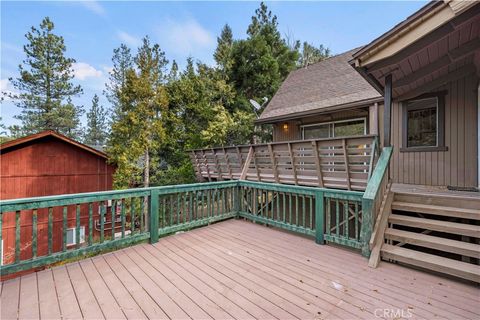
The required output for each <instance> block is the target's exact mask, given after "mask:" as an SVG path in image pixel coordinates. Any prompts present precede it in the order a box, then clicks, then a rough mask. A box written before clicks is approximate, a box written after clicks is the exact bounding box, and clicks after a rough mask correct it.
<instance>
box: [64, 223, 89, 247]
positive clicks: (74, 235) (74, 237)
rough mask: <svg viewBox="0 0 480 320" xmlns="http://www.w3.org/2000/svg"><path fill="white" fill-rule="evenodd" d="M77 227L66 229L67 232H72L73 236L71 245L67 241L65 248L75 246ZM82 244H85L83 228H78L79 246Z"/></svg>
mask: <svg viewBox="0 0 480 320" xmlns="http://www.w3.org/2000/svg"><path fill="white" fill-rule="evenodd" d="M76 230H77V227H73V228H67V232H69V231H73V236H72V241H73V243H69V242H68V241H67V247H71V246H74V245H76V244H77V241H76V240H77V238H76V237H77V232H76ZM82 230H83V237H82ZM67 238H68V237H67ZM82 243H85V226H80V242H79V244H82Z"/></svg>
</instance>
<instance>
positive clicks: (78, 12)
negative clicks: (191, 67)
mask: <svg viewBox="0 0 480 320" xmlns="http://www.w3.org/2000/svg"><path fill="white" fill-rule="evenodd" d="M267 4H268V6H269V8H270V9H271V10H272V11H273V13H274V14H276V15H277V16H278V21H279V28H280V31H281V32H282V34H289V35H290V36H291V37H292V38H294V39H299V40H302V41H308V42H310V43H312V44H314V45H319V44H323V45H325V46H327V47H329V48H330V49H331V50H332V52H333V53H341V52H344V51H347V50H349V49H351V48H355V47H358V46H361V45H364V44H366V43H368V42H370V41H371V40H373V39H374V38H376V37H378V36H379V35H381V34H382V33H384V32H385V31H387V30H388V29H389V28H391V27H393V26H394V25H395V24H397V23H398V22H400V21H402V20H403V19H405V18H406V17H407V16H409V15H410V14H412V13H413V12H415V11H416V10H418V9H419V8H420V7H422V6H423V5H424V4H425V1H398V2H397V1H388V2H387V1H371V2H361V1H354V2H341V1H335V2H333V1H331V2H327V1H321V2H283V1H276V2H267ZM0 6H1V63H0V65H1V70H0V71H1V72H0V76H1V77H0V90H1V91H11V90H13V88H12V87H11V85H10V84H9V82H8V80H7V79H8V78H9V77H12V76H13V77H15V76H17V75H18V64H19V63H21V61H22V59H23V58H24V55H23V51H22V46H23V45H24V44H25V37H24V35H25V33H26V32H27V31H28V30H29V28H30V27H31V26H32V25H35V26H38V25H39V23H40V22H41V20H42V19H43V18H44V17H45V16H49V17H50V18H51V19H52V20H53V22H54V23H55V29H56V31H55V32H56V33H57V34H59V35H62V36H63V37H64V38H65V43H66V46H67V56H68V57H72V58H75V59H76V61H77V64H76V65H75V74H76V79H75V82H76V83H78V84H80V85H81V86H82V87H83V89H84V94H83V95H82V96H81V97H78V98H76V99H75V100H74V101H75V102H76V103H77V104H80V105H84V106H85V109H86V110H88V109H89V108H90V105H91V99H92V97H93V95H94V94H95V93H97V94H99V95H101V94H102V91H103V89H104V88H105V81H106V79H107V77H108V71H109V69H110V68H111V56H112V51H113V49H114V48H116V47H118V46H119V45H120V43H122V42H124V43H126V44H128V45H129V46H131V47H132V48H136V47H137V46H138V44H139V42H140V40H141V38H142V37H143V36H144V35H149V36H150V37H151V39H152V40H153V41H155V42H157V43H159V44H160V46H161V47H162V49H163V50H164V51H165V52H166V55H167V57H168V59H169V60H170V61H172V60H173V59H175V60H176V61H177V62H178V63H179V64H180V66H184V65H185V60H186V58H187V57H188V56H192V57H194V58H195V59H199V60H201V61H203V62H206V63H209V64H212V65H213V63H214V62H213V58H212V54H213V51H214V50H215V46H216V37H217V36H218V35H219V33H220V31H221V29H222V27H223V25H224V24H225V23H228V24H229V25H230V26H231V27H232V29H233V33H234V36H235V38H244V37H245V36H246V34H245V32H246V29H247V26H248V24H249V23H250V17H251V16H252V14H253V13H254V11H255V9H256V8H257V7H258V6H259V2H256V1H255V2H153V1H148V2H139V1H136V2H133V1H132V2H129V1H123V2H114V1H102V2H101V1H83V2H78V1H75V2H74V1H50V2H44V1H35V2H27V1H22V2H20V1H1V3H0ZM101 102H102V104H103V105H105V106H106V107H108V103H107V101H106V99H105V98H104V97H101ZM19 112H20V110H19V109H18V108H16V107H15V106H14V105H13V103H12V102H11V101H5V102H4V103H3V105H2V110H1V114H2V117H3V122H4V123H5V124H6V125H11V124H14V123H18V121H17V120H15V119H14V118H13V116H14V115H15V114H18V113H19ZM82 120H83V121H85V117H83V119H82Z"/></svg>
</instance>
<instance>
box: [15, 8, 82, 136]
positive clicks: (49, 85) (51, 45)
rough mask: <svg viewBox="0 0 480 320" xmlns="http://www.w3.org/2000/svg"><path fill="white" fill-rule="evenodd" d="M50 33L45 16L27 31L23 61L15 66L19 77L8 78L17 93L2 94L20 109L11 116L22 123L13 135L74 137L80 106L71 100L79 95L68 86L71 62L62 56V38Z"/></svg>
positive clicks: (48, 21)
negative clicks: (49, 133) (50, 132)
mask: <svg viewBox="0 0 480 320" xmlns="http://www.w3.org/2000/svg"><path fill="white" fill-rule="evenodd" d="M53 30H54V24H53V22H52V21H51V20H50V19H49V18H48V17H46V18H44V19H43V21H42V23H41V24H40V27H39V28H36V27H32V28H31V30H30V31H29V32H28V33H27V34H26V35H25V37H26V38H27V40H28V43H27V44H26V45H25V46H24V47H23V49H24V52H25V54H26V59H25V60H24V61H23V64H21V65H19V73H20V76H19V77H18V78H16V79H13V78H10V79H9V80H10V81H11V83H12V85H13V87H14V88H15V89H16V91H17V92H19V93H9V94H6V95H7V96H8V97H9V98H11V99H13V100H14V101H15V104H16V105H17V107H19V108H21V109H22V112H21V114H20V115H17V116H15V118H17V119H19V120H21V122H22V126H21V127H20V128H16V129H15V128H13V129H15V130H14V131H16V134H17V135H27V134H31V133H36V132H39V131H42V130H55V131H57V132H60V133H62V134H65V135H67V136H70V137H73V138H76V137H77V134H78V126H79V123H80V120H79V117H80V115H81V114H82V112H83V107H81V106H76V105H74V104H73V102H72V97H74V96H78V95H79V94H81V93H82V89H81V87H80V86H75V85H74V84H73V83H72V79H73V78H74V74H73V69H72V64H73V63H74V62H75V60H74V59H72V58H67V57H65V52H66V46H65V43H64V40H63V37H62V36H59V35H56V34H54V33H53ZM18 129H19V130H18Z"/></svg>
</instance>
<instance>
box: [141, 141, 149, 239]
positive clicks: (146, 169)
mask: <svg viewBox="0 0 480 320" xmlns="http://www.w3.org/2000/svg"><path fill="white" fill-rule="evenodd" d="M149 185H150V155H149V154H148V148H146V149H145V166H144V167H143V187H144V188H148V186H149ZM143 208H144V212H142V214H143V216H144V217H145V219H144V220H143V221H144V225H145V228H144V230H150V227H149V226H150V223H149V219H150V216H149V210H148V197H144V198H143ZM142 227H143V226H142Z"/></svg>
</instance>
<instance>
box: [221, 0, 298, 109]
mask: <svg viewBox="0 0 480 320" xmlns="http://www.w3.org/2000/svg"><path fill="white" fill-rule="evenodd" d="M247 34H248V38H247V39H245V40H239V41H235V42H234V45H233V49H232V57H233V63H232V68H231V72H230V76H229V79H230V81H231V82H232V83H233V85H234V87H235V89H236V91H237V101H236V106H235V108H234V109H240V110H242V109H243V110H245V111H247V110H249V111H250V112H253V110H252V106H251V105H250V104H249V102H248V100H249V99H254V100H256V101H261V100H262V99H263V98H264V97H267V98H268V99H270V98H271V97H272V96H273V94H274V93H275V92H276V90H277V89H278V87H279V86H280V84H281V82H282V81H283V80H284V79H285V77H286V76H287V75H288V73H289V72H290V71H291V70H293V69H294V68H295V65H296V62H297V59H298V52H297V51H296V49H292V48H290V47H289V46H288V44H287V43H286V41H285V40H284V39H283V38H282V37H281V35H280V32H279V30H278V21H277V17H276V16H275V15H273V14H272V12H271V11H270V10H268V8H267V6H266V4H265V3H263V2H262V3H261V4H260V7H259V8H258V9H257V10H256V11H255V15H254V16H252V21H251V23H250V25H249V26H248V30H247ZM260 112H261V110H260Z"/></svg>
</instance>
